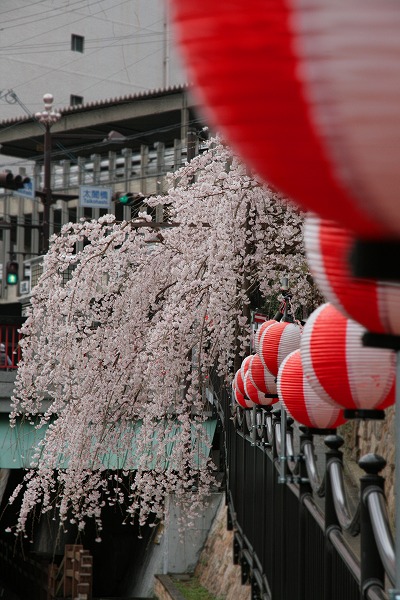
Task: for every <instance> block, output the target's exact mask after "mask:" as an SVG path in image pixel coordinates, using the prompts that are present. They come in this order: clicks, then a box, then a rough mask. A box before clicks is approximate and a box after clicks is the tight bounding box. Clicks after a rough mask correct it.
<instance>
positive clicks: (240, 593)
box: [195, 500, 251, 600]
mask: <svg viewBox="0 0 400 600" xmlns="http://www.w3.org/2000/svg"><path fill="white" fill-rule="evenodd" d="M226 523H227V508H226V506H225V502H224V500H223V501H222V502H221V505H220V507H219V510H218V512H217V515H216V517H215V519H214V522H213V525H212V527H211V530H210V533H209V535H208V538H207V541H206V543H205V545H204V548H203V551H202V553H201V554H200V560H199V562H198V564H197V567H196V570H195V575H196V576H197V577H198V578H199V580H200V583H201V585H202V586H203V587H205V588H206V589H207V590H208V591H209V592H210V593H211V594H213V595H214V596H215V597H216V598H218V599H219V598H223V600H250V598H251V590H250V586H249V585H242V582H241V569H240V566H239V565H234V564H233V532H232V531H228V530H227V528H226Z"/></svg>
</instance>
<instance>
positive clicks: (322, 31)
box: [172, 0, 400, 237]
mask: <svg viewBox="0 0 400 600" xmlns="http://www.w3.org/2000/svg"><path fill="white" fill-rule="evenodd" d="M172 6H173V8H174V19H175V24H176V30H177V37H178V40H179V41H180V45H181V48H182V51H183V59H184V61H186V66H187V68H188V73H189V79H190V80H192V81H193V82H194V83H195V86H196V87H195V91H196V92H197V95H198V98H199V101H200V103H201V104H202V105H203V107H204V112H205V114H206V117H207V119H208V121H209V122H210V123H212V124H213V125H214V126H215V127H216V128H217V129H218V130H220V131H221V132H222V134H223V136H224V137H225V138H226V139H227V140H228V141H229V143H230V144H231V145H232V146H233V147H234V148H235V149H236V151H237V152H238V153H239V154H241V155H242V156H243V158H244V159H245V160H246V161H247V162H248V163H249V164H250V165H251V166H252V167H253V168H254V169H255V170H256V171H257V172H258V173H259V174H260V175H261V176H263V177H264V178H265V179H266V180H267V181H268V182H270V183H271V184H272V185H274V186H276V187H277V188H278V189H280V190H281V191H283V192H285V193H286V195H287V196H288V197H290V198H293V199H294V200H295V201H296V202H297V203H298V204H299V205H301V206H302V207H303V208H306V209H308V210H312V211H314V212H317V213H319V214H321V215H322V216H325V217H326V218H329V219H333V220H336V221H338V222H339V223H341V224H343V225H344V226H347V227H348V228H349V229H351V230H353V231H355V232H357V233H358V234H360V235H361V236H364V237H387V235H388V234H389V233H391V234H394V235H395V236H396V237H398V236H399V235H400V211H399V210H398V190H399V189H400V169H399V168H398V165H399V164H400V141H399V140H400V68H399V64H400V36H399V34H398V32H399V31H400V11H399V9H398V4H397V3H396V2H393V0H382V1H381V2H376V0H353V1H352V2H347V3H345V2H343V0H330V1H329V2H326V0H303V1H302V2H287V1H284V0H275V1H273V2H271V1H266V0H247V2H243V1H242V0H230V2H226V1H225V2H216V1H215V0H201V2H198V1H197V0H172Z"/></svg>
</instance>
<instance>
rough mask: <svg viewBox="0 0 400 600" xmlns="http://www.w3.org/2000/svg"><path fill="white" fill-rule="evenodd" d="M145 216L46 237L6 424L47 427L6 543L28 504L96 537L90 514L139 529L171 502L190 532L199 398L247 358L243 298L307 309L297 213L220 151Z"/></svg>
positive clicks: (196, 489)
mask: <svg viewBox="0 0 400 600" xmlns="http://www.w3.org/2000/svg"><path fill="white" fill-rule="evenodd" d="M147 203H148V206H149V212H151V210H150V209H151V208H152V207H154V206H156V205H160V204H161V205H162V206H163V209H164V213H165V215H168V219H167V220H166V221H165V222H164V223H163V224H159V223H155V222H154V221H152V220H151V217H150V216H149V215H147V214H144V213H140V214H139V218H137V219H134V220H132V221H124V222H116V221H115V219H114V217H113V216H112V215H106V216H105V217H102V218H100V219H99V220H98V221H90V222H88V221H83V220H82V221H81V222H79V223H74V224H73V223H69V224H67V225H66V226H64V227H63V229H62V231H61V234H60V235H59V236H57V237H53V239H52V243H51V247H50V251H49V253H48V254H47V256H46V257H45V265H44V274H43V276H42V277H41V279H40V281H39V283H38V285H37V286H36V287H35V289H34V291H33V295H32V305H31V312H30V315H29V317H28V319H27V321H26V324H25V325H24V328H23V334H24V339H23V341H22V346H23V361H22V363H21V364H20V366H19V369H18V376H17V382H16V387H15V392H14V399H13V412H12V414H11V422H12V424H14V423H15V422H16V420H17V419H20V418H22V417H23V418H24V419H28V420H31V421H32V422H35V423H38V424H36V427H38V428H39V429H40V428H46V433H45V436H44V439H43V441H42V442H40V443H39V445H38V447H37V449H36V452H35V454H34V458H33V462H32V469H31V470H28V471H27V473H26V477H25V480H24V482H23V484H21V485H20V486H18V488H17V489H16V490H15V492H14V494H13V496H12V498H11V501H13V500H14V499H15V498H17V497H20V498H21V509H20V512H19V519H18V522H17V523H16V526H15V532H16V533H18V532H23V531H24V530H25V528H26V524H27V518H28V516H29V515H30V514H31V513H32V511H33V510H34V509H35V508H37V506H38V505H39V506H40V509H41V511H42V512H46V511H50V510H53V509H56V510H57V514H58V515H59V518H60V521H61V523H63V524H64V526H65V527H67V526H68V523H69V522H72V523H76V524H77V525H78V528H79V529H83V528H84V526H85V522H86V521H87V519H88V518H93V519H94V520H95V522H96V524H97V527H98V530H99V538H100V537H101V526H102V525H101V514H102V508H103V507H104V506H106V505H108V504H121V505H123V507H124V515H125V519H126V521H127V522H131V521H134V520H135V519H137V520H138V521H139V523H145V522H149V520H150V521H154V520H157V519H162V518H163V516H164V514H163V511H164V501H165V498H166V496H167V495H168V494H171V493H173V494H175V496H176V497H177V499H178V500H180V501H181V502H182V503H184V504H185V505H186V511H187V514H188V515H189V516H188V518H189V519H190V516H191V515H194V514H195V513H196V511H198V510H199V509H200V508H201V506H202V502H203V500H204V498H206V496H207V494H208V493H209V491H210V489H211V487H212V486H213V485H214V476H213V467H212V464H211V463H210V459H209V458H208V455H209V446H210V440H209V439H208V438H207V433H206V431H205V428H204V426H203V422H204V409H205V408H208V407H207V406H205V404H204V398H203V393H202V392H203V391H204V386H205V385H206V384H207V376H208V373H209V370H210V368H211V367H213V368H216V369H217V371H218V373H219V375H220V376H221V377H222V378H224V380H225V381H226V383H227V384H229V382H230V380H231V378H232V375H233V369H234V366H235V360H236V361H237V360H238V357H239V360H241V357H243V356H244V354H245V353H246V352H248V347H249V337H250V322H249V308H250V298H251V296H252V294H253V293H254V292H255V291H256V290H258V291H259V293H260V294H262V296H263V297H264V298H266V299H267V298H269V297H271V296H272V295H276V294H277V293H278V292H279V286H280V279H281V277H282V275H289V276H290V282H291V291H292V294H293V303H294V309H296V307H297V306H310V305H312V303H313V294H314V293H315V290H314V289H313V287H312V284H311V283H310V281H309V278H308V269H307V266H306V264H305V259H304V252H303V245H302V232H301V227H302V217H301V215H299V214H298V213H297V212H296V210H295V209H293V208H291V207H290V206H289V205H288V203H287V202H282V199H281V198H279V196H278V194H277V193H275V192H274V191H273V190H271V189H269V188H268V187H266V186H265V185H263V184H262V183H261V181H259V180H258V179H257V177H255V176H254V175H253V174H251V173H249V172H248V170H247V169H246V167H245V166H244V165H243V164H242V163H241V162H240V161H239V160H238V159H237V158H236V157H235V156H233V155H232V152H231V151H230V150H229V148H227V147H226V146H224V145H223V144H222V142H221V141H220V140H219V139H214V140H212V141H211V144H210V147H209V149H208V151H206V152H204V153H203V154H201V155H199V156H197V157H196V158H194V159H193V160H192V161H191V162H190V163H188V164H186V165H185V166H184V167H183V168H181V169H179V170H178V171H177V172H175V173H174V174H172V175H170V177H169V191H168V193H167V194H166V195H165V196H159V197H154V198H149V199H148V200H147ZM77 248H78V250H77ZM44 402H47V404H46V407H47V408H46V411H45V412H44V413H41V407H42V405H43V403H44ZM37 419H39V422H38V421H37ZM128 474H130V477H128ZM127 477H128V481H129V485H126V481H127Z"/></svg>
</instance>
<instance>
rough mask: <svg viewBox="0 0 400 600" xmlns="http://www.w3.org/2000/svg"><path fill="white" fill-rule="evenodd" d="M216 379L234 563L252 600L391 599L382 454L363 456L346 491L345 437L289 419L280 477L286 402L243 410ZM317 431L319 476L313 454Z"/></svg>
mask: <svg viewBox="0 0 400 600" xmlns="http://www.w3.org/2000/svg"><path fill="white" fill-rule="evenodd" d="M211 381H212V384H213V394H214V399H215V403H216V406H217V413H218V415H219V417H220V419H221V421H222V425H223V431H224V440H225V446H224V447H225V455H226V473H227V504H228V511H229V523H230V526H231V527H232V529H233V530H234V532H235V542H234V555H235V556H234V560H235V562H237V563H238V564H240V565H241V567H242V580H243V582H247V583H250V585H251V590H252V600H270V599H271V600H276V599H278V598H291V600H321V599H322V598H323V599H324V600H354V599H355V598H359V599H362V600H366V599H367V600H383V599H387V598H388V591H387V587H388V586H390V585H393V584H394V576H395V552H394V543H393V537H392V533H391V530H390V525H389V518H388V513H387V509H386V499H385V494H384V479H383V477H381V476H380V474H379V473H380V471H381V470H382V469H383V468H384V466H385V464H386V462H385V461H384V459H383V458H382V457H379V456H377V455H375V454H370V455H366V456H365V457H363V458H362V459H361V460H360V461H359V466H360V467H361V469H363V470H364V472H365V475H363V476H362V477H361V479H360V485H359V489H357V490H356V493H355V494H354V493H353V494H352V497H349V495H348V493H347V486H346V483H345V482H346V478H345V477H344V469H345V464H344V461H343V454H342V452H341V450H340V448H341V446H342V444H343V440H342V438H341V437H340V436H339V435H337V432H336V431H335V430H325V431H321V430H310V429H307V428H304V427H300V428H297V427H295V425H294V424H293V422H292V420H291V419H287V437H286V449H287V452H288V455H287V456H286V469H285V473H286V474H285V478H284V479H285V480H284V481H282V479H283V478H282V473H283V470H282V466H281V465H282V461H281V460H280V459H281V456H280V452H281V441H282V440H281V425H280V416H281V410H280V408H279V409H275V410H274V409H273V408H271V407H262V406H259V407H256V408H251V409H242V408H240V407H239V406H238V405H237V404H233V403H232V400H231V397H230V393H229V390H228V389H227V388H225V387H224V386H223V385H221V381H220V380H219V378H218V377H217V376H216V375H215V374H212V376H211ZM321 435H322V436H323V437H324V448H325V449H322V457H323V459H324V462H325V466H324V469H323V473H322V470H321V468H319V469H318V468H317V463H318V461H317V460H316V453H317V450H316V447H317V446H318V448H320V446H321V444H320V443H318V444H316V441H317V438H320V436H321ZM295 448H297V450H298V451H297V453H296V451H295ZM318 453H319V456H318V458H319V459H321V450H318ZM319 471H321V473H320V472H319Z"/></svg>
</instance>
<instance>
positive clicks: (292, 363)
mask: <svg viewBox="0 0 400 600" xmlns="http://www.w3.org/2000/svg"><path fill="white" fill-rule="evenodd" d="M278 393H279V399H280V400H281V402H282V403H283V405H284V407H285V408H286V410H287V411H288V413H289V414H290V415H291V416H292V417H293V419H294V420H295V421H298V422H299V423H302V424H303V425H306V426H307V427H312V428H313V429H335V428H336V427H339V425H342V424H343V423H344V422H345V419H344V416H343V410H342V409H341V408H339V407H338V406H333V405H332V404H331V403H329V402H326V401H325V400H323V399H322V398H320V397H319V396H318V394H316V393H315V391H314V390H313V388H312V387H311V386H310V385H309V383H308V381H307V379H306V377H304V373H303V366H302V363H301V355H300V350H295V351H294V352H292V353H291V354H289V356H287V357H286V358H285V360H284V361H283V363H282V365H281V366H280V369H279V373H278Z"/></svg>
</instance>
